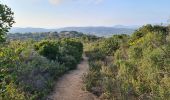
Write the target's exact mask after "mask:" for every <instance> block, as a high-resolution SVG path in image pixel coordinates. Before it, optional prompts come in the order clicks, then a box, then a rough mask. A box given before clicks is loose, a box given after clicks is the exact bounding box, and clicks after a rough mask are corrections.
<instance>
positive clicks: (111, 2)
mask: <svg viewBox="0 0 170 100" xmlns="http://www.w3.org/2000/svg"><path fill="white" fill-rule="evenodd" d="M1 2H2V3H3V4H7V5H8V6H9V7H11V9H12V11H13V12H14V13H15V15H14V17H15V21H16V23H15V24H14V27H23V28H25V27H33V28H62V27H85V26H93V27H96V26H105V27H113V26H115V25H125V26H133V25H137V26H141V25H145V24H155V23H158V24H159V23H167V20H168V19H169V16H170V12H169V11H168V9H169V8H170V6H169V4H170V1H169V0H157V1H155V0H149V1H148V0H142V1H139V0H119V1H118V0H29V1H25V0H2V1H1ZM158 8H159V9H158Z"/></svg>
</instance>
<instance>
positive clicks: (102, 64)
mask: <svg viewBox="0 0 170 100" xmlns="http://www.w3.org/2000/svg"><path fill="white" fill-rule="evenodd" d="M86 45H88V46H87V47H88V48H86V50H85V52H86V55H87V56H88V57H89V65H90V69H89V72H88V74H86V75H85V77H84V84H85V88H86V90H88V91H91V92H92V93H94V94H96V95H98V96H100V98H101V99H107V100H113V99H116V100H117V99H118V100H133V99H140V100H168V99H170V56H169V54H170V35H169V31H168V27H164V26H152V25H146V26H143V27H141V28H140V29H138V30H136V31H135V32H134V33H133V34H132V35H131V36H128V35H113V36H112V37H111V38H107V39H99V40H97V41H95V42H92V43H90V44H86Z"/></svg>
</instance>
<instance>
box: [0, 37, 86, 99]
mask: <svg viewBox="0 0 170 100" xmlns="http://www.w3.org/2000/svg"><path fill="white" fill-rule="evenodd" d="M34 49H35V50H34ZM82 52H83V45H82V43H81V42H79V41H78V40H75V39H61V40H60V41H59V40H42V41H40V42H35V41H11V42H9V43H5V44H2V45H1V48H0V71H1V73H0V99H1V100H43V99H46V96H47V94H49V92H50V91H51V89H52V88H53V85H54V81H55V80H56V79H57V78H58V77H60V76H61V75H62V74H64V73H65V72H67V71H68V70H70V69H75V68H76V65H77V63H79V61H80V59H81V56H82Z"/></svg>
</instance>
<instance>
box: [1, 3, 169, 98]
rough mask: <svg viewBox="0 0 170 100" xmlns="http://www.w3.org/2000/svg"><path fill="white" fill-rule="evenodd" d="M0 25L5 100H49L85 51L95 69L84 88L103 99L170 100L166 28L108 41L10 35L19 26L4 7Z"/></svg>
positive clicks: (68, 34)
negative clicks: (56, 81) (55, 85)
mask: <svg viewBox="0 0 170 100" xmlns="http://www.w3.org/2000/svg"><path fill="white" fill-rule="evenodd" d="M0 21H1V23H0V100H45V99H47V95H48V94H49V93H50V92H51V91H52V89H53V87H54V83H55V80H57V78H58V77H60V76H61V75H63V74H64V73H65V72H67V71H69V70H72V69H75V68H76V66H77V64H78V63H79V62H80V61H81V58H82V54H83V48H84V51H85V54H86V56H87V57H88V60H89V66H90V68H89V71H88V73H87V74H85V75H84V77H83V81H84V88H85V89H86V90H87V91H90V92H92V93H94V94H96V95H97V96H99V98H100V99H105V100H114V99H115V100H168V99H170V33H169V28H168V27H167V26H159V25H155V26H153V25H145V26H143V27H141V28H139V29H138V30H136V31H135V32H134V33H133V34H132V35H126V34H122V35H113V36H112V37H109V38H103V37H100V38H99V37H96V36H88V35H84V34H82V33H78V32H74V31H72V32H63V33H61V34H58V33H56V32H53V33H37V34H36V33H35V34H33V33H28V34H19V33H18V34H10V35H8V36H7V32H8V30H9V29H10V28H11V27H12V24H13V23H14V22H15V21H14V18H13V12H12V11H11V9H10V8H8V6H6V5H2V4H0ZM6 37H8V38H6ZM6 40H7V41H6ZM82 41H83V43H82ZM83 44H84V46H83Z"/></svg>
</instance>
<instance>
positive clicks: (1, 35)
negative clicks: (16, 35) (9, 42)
mask: <svg viewBox="0 0 170 100" xmlns="http://www.w3.org/2000/svg"><path fill="white" fill-rule="evenodd" d="M13 15H14V13H13V12H12V11H11V8H9V7H8V6H7V5H3V4H0V42H4V41H5V36H6V33H7V32H8V31H9V29H10V28H11V27H12V25H13V24H14V23H15V21H14V17H13Z"/></svg>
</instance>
